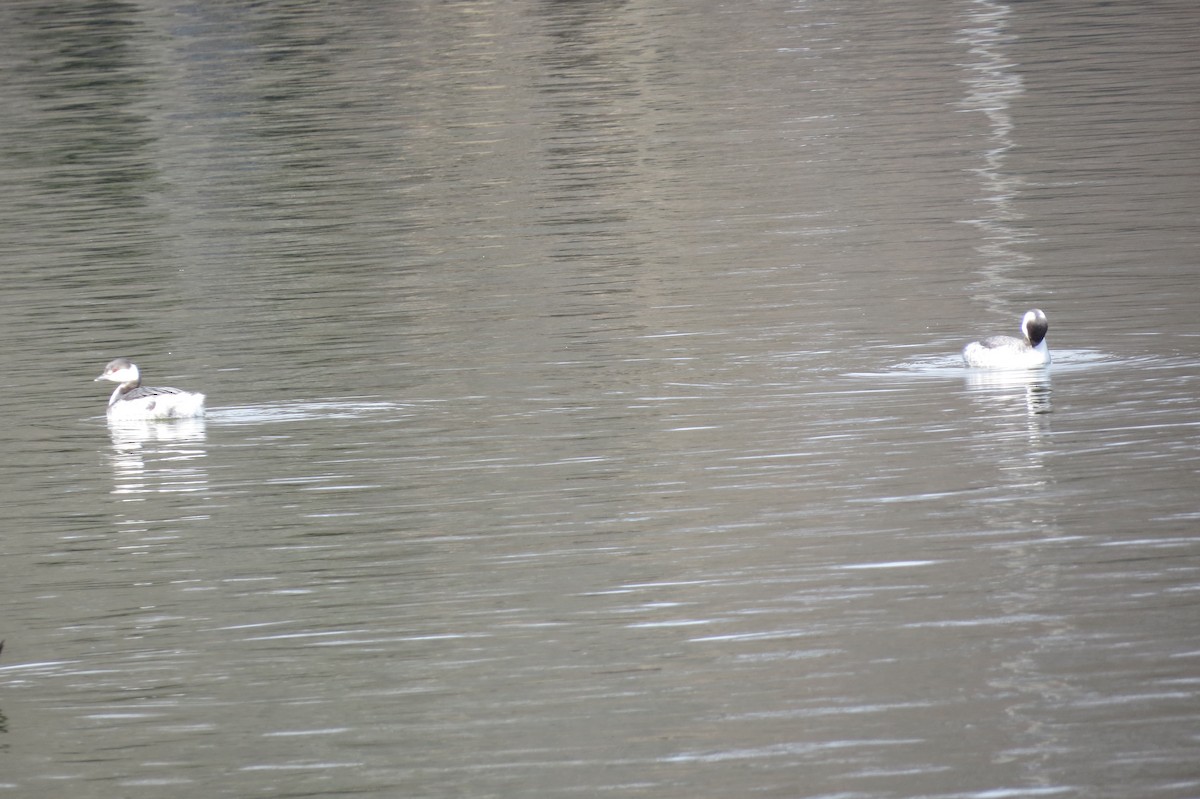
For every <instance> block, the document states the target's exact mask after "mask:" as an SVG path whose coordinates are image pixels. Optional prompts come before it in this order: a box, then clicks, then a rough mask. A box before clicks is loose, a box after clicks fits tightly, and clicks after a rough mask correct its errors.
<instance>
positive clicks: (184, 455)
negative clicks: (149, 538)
mask: <svg viewBox="0 0 1200 799" xmlns="http://www.w3.org/2000/svg"><path fill="white" fill-rule="evenodd" d="M108 429H109V433H110V435H111V436H112V452H111V453H110V454H109V465H110V466H111V467H112V472H113V493H114V494H144V493H176V492H187V491H202V490H204V489H205V488H206V487H207V486H208V473H207V470H206V469H205V468H204V458H205V457H206V456H207V454H208V452H207V448H206V446H205V422H204V419H203V418H200V419H180V420H177V421H172V422H150V421H144V422H109V425H108Z"/></svg>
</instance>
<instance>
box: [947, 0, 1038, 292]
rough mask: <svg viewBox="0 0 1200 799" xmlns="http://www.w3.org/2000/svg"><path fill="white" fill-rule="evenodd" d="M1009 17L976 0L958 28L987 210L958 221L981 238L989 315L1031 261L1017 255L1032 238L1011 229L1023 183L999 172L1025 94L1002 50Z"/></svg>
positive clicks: (1004, 9) (995, 5)
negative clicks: (984, 126)
mask: <svg viewBox="0 0 1200 799" xmlns="http://www.w3.org/2000/svg"><path fill="white" fill-rule="evenodd" d="M1011 13H1012V9H1011V8H1010V7H1009V6H1008V5H1007V4H1005V3H999V2H994V0H975V1H974V2H973V3H972V8H971V10H969V11H968V14H967V16H968V17H969V20H970V23H969V24H968V25H967V26H966V27H965V28H963V30H962V32H961V33H962V39H961V40H960V41H963V42H965V43H966V44H967V45H969V52H970V54H971V56H973V59H974V60H972V61H970V62H969V63H967V65H966V66H967V69H968V70H969V72H968V74H967V76H966V77H964V78H963V81H964V82H965V83H966V84H967V86H968V87H969V88H970V91H969V92H968V94H967V96H966V97H965V98H964V99H963V101H962V103H961V105H962V107H963V109H964V110H966V111H979V112H982V113H983V114H984V115H985V116H986V117H987V120H988V127H989V133H988V142H989V146H988V148H987V149H986V150H985V151H984V152H983V154H982V155H983V161H984V164H983V166H982V167H980V168H979V169H977V170H975V173H976V174H977V175H979V177H980V179H981V180H982V181H983V188H984V196H983V197H982V198H981V199H980V203H981V204H983V205H984V206H985V207H986V208H987V209H988V210H987V212H985V213H984V214H982V215H981V216H980V217H979V218H977V219H966V220H963V221H964V222H966V223H968V224H971V225H974V226H975V227H976V228H978V229H979V230H980V232H981V233H982V234H983V244H981V245H979V247H978V248H977V249H978V251H979V252H980V253H981V254H982V255H983V256H984V258H985V265H984V268H983V276H982V280H981V281H980V283H981V284H982V285H981V286H980V288H979V293H977V294H976V297H977V298H978V299H981V300H982V301H983V302H984V303H985V304H986V305H987V306H988V307H990V308H992V309H993V310H1003V309H1005V308H1007V302H1005V300H1006V299H1008V295H1009V294H1011V293H1012V290H1013V289H1014V288H1016V287H1015V286H1014V281H1013V279H1012V278H1010V277H1008V273H1009V272H1010V271H1011V270H1012V269H1013V268H1014V267H1018V266H1023V265H1024V264H1026V263H1028V262H1029V261H1030V260H1032V259H1031V258H1030V257H1029V256H1027V255H1024V254H1023V253H1021V252H1019V251H1018V250H1017V247H1018V246H1019V245H1020V244H1021V242H1022V241H1024V240H1025V239H1028V238H1030V237H1031V235H1032V234H1029V233H1023V232H1021V231H1019V230H1017V229H1016V228H1015V227H1013V226H1012V225H1011V224H1010V223H1012V222H1015V221H1017V220H1019V219H1020V218H1021V215H1020V214H1019V213H1018V212H1017V210H1016V209H1015V208H1014V207H1013V200H1014V198H1015V197H1016V196H1017V194H1018V192H1019V191H1020V189H1021V183H1022V181H1021V179H1020V178H1018V177H1015V176H1012V175H1006V174H1005V173H1004V171H1003V165H1004V158H1005V156H1006V155H1007V153H1008V151H1009V150H1010V149H1012V148H1013V147H1014V146H1015V143H1014V141H1013V138H1012V132H1013V121H1012V114H1011V113H1010V110H1009V109H1010V106H1011V103H1012V101H1013V99H1014V98H1015V97H1017V96H1018V95H1020V94H1022V93H1024V91H1025V89H1024V86H1023V84H1022V81H1021V76H1020V75H1018V74H1017V73H1015V72H1013V71H1012V66H1013V64H1012V63H1011V62H1010V61H1009V60H1008V59H1007V58H1005V56H1004V52H1003V50H1002V48H1003V46H1004V45H1005V44H1006V43H1007V42H1009V41H1011V40H1012V39H1013V36H1012V35H1011V34H1008V33H1006V32H1005V31H1006V18H1007V17H1008V16H1009V15H1010V14H1011Z"/></svg>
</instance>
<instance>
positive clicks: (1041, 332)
mask: <svg viewBox="0 0 1200 799" xmlns="http://www.w3.org/2000/svg"><path fill="white" fill-rule="evenodd" d="M1049 329H1050V323H1049V322H1047V321H1046V315H1045V314H1044V313H1042V312H1041V311H1039V310H1038V309H1037V308H1034V309H1033V310H1032V311H1026V312H1025V315H1024V316H1023V317H1021V333H1022V335H1024V338H1023V339H1020V338H1014V337H1012V336H988V337H987V338H985V339H983V340H981V341H972V342H971V343H970V344H968V345H967V346H965V347H963V351H962V355H963V360H964V361H966V362H967V366H978V367H980V368H983V369H1032V368H1033V367H1035V366H1045V365H1046V364H1048V363H1050V348H1049V347H1047V346H1046V331H1047V330H1049Z"/></svg>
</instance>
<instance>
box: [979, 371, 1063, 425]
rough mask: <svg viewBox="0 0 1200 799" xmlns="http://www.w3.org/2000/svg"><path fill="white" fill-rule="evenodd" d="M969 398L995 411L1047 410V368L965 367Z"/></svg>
mask: <svg viewBox="0 0 1200 799" xmlns="http://www.w3.org/2000/svg"><path fill="white" fill-rule="evenodd" d="M966 384H967V388H968V389H969V390H970V392H971V394H970V396H971V398H972V399H973V400H975V401H976V402H978V403H979V404H980V405H981V406H983V407H984V408H985V409H986V410H988V411H989V412H991V413H992V414H995V415H1009V414H1013V415H1022V414H1023V415H1027V416H1035V415H1038V414H1044V413H1050V370H1049V369H1012V370H998V371H987V370H982V369H972V370H968V372H967V377H966Z"/></svg>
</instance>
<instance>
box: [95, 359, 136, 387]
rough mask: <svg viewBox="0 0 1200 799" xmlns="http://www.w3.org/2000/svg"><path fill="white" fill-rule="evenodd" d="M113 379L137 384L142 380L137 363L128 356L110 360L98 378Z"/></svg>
mask: <svg viewBox="0 0 1200 799" xmlns="http://www.w3.org/2000/svg"><path fill="white" fill-rule="evenodd" d="M97 380H111V381H112V382H114V383H133V384H135V385H136V384H137V383H138V382H140V381H141V375H140V374H138V368H137V365H136V364H134V363H133V361H131V360H129V359H128V358H117V359H115V360H112V361H109V362H108V366H105V367H104V372H103V373H101V375H100V376H99V377H97V378H96V380H93V381H92V382H93V383H95V382H96V381H97Z"/></svg>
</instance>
